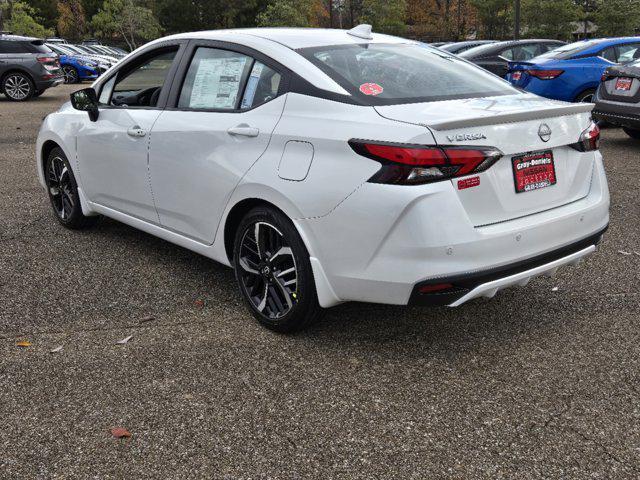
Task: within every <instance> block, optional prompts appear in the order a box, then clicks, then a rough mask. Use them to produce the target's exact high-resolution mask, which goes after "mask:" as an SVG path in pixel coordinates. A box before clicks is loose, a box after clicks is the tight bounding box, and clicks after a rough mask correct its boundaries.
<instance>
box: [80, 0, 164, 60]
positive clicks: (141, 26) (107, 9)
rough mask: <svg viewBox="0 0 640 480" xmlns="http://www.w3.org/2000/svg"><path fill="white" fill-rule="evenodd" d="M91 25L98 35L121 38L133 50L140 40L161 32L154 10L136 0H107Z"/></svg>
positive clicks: (154, 36) (150, 37)
mask: <svg viewBox="0 0 640 480" xmlns="http://www.w3.org/2000/svg"><path fill="white" fill-rule="evenodd" d="M91 25H92V27H93V29H94V31H95V33H96V35H98V36H101V37H103V38H121V39H123V40H124V41H125V42H126V43H127V45H128V46H129V49H131V50H133V49H135V48H136V47H137V46H138V43H137V42H138V40H151V39H154V38H156V37H158V36H159V35H160V33H161V28H160V24H159V23H158V19H157V18H156V17H155V15H154V14H153V12H152V11H151V10H150V9H149V8H147V7H143V6H141V5H140V2H137V1H135V0H105V1H104V3H103V4H102V8H101V9H100V11H98V13H96V14H95V15H94V16H93V18H92V19H91Z"/></svg>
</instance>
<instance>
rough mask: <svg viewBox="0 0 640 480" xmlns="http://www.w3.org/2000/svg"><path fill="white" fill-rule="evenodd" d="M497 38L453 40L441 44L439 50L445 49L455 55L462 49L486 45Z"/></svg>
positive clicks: (462, 50) (494, 41)
mask: <svg viewBox="0 0 640 480" xmlns="http://www.w3.org/2000/svg"><path fill="white" fill-rule="evenodd" d="M496 42H497V40H467V41H464V42H453V43H447V44H446V45H442V46H441V47H438V48H440V50H445V51H447V52H449V53H455V54H456V55H459V54H461V53H462V52H464V51H467V50H470V49H472V48H474V47H479V46H480V45H488V44H490V43H496Z"/></svg>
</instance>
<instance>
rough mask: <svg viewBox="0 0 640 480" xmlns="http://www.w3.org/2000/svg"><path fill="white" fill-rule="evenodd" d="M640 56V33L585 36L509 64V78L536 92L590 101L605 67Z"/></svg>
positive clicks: (512, 81) (554, 96) (573, 100)
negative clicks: (582, 39)
mask: <svg viewBox="0 0 640 480" xmlns="http://www.w3.org/2000/svg"><path fill="white" fill-rule="evenodd" d="M639 56H640V37H625V38H605V39H597V40H584V41H580V42H575V43H571V44H569V45H564V46H562V47H560V48H557V49H555V50H553V51H550V52H547V53H545V54H543V55H540V56H538V57H537V58H534V59H532V60H530V61H524V62H523V61H514V62H511V63H510V64H509V74H508V75H507V80H509V81H510V82H511V83H512V84H513V85H515V86H517V87H520V88H523V89H524V90H526V91H528V92H531V93H535V94H537V95H540V96H543V97H547V98H553V99H555V100H564V101H565V102H591V101H592V100H593V95H594V94H595V92H596V89H597V88H598V85H599V84H600V78H601V77H602V74H603V73H604V71H605V70H606V69H607V68H608V67H611V66H613V65H616V64H623V63H627V62H631V61H633V60H634V59H636V58H638V57H639Z"/></svg>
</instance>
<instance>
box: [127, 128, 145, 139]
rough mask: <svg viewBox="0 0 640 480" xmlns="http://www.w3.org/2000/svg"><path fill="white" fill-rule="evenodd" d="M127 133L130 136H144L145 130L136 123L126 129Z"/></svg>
mask: <svg viewBox="0 0 640 480" xmlns="http://www.w3.org/2000/svg"><path fill="white" fill-rule="evenodd" d="M127 135H129V136H130V137H144V136H146V135H147V132H146V131H145V130H143V129H142V128H140V127H139V126H138V125H135V126H133V127H131V128H130V129H129V130H127Z"/></svg>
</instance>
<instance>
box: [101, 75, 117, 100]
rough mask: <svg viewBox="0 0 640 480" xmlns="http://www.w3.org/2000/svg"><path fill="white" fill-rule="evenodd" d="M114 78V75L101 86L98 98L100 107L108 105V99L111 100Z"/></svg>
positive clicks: (115, 76)
mask: <svg viewBox="0 0 640 480" xmlns="http://www.w3.org/2000/svg"><path fill="white" fill-rule="evenodd" d="M116 78H117V75H114V76H113V77H111V78H110V79H109V80H107V81H106V82H105V83H104V84H103V85H102V89H101V90H100V96H99V97H98V103H99V104H100V105H109V99H110V98H111V93H112V92H113V86H114V85H115V83H116Z"/></svg>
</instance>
